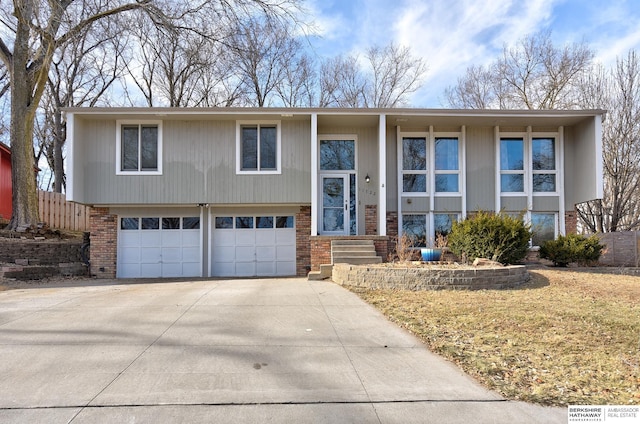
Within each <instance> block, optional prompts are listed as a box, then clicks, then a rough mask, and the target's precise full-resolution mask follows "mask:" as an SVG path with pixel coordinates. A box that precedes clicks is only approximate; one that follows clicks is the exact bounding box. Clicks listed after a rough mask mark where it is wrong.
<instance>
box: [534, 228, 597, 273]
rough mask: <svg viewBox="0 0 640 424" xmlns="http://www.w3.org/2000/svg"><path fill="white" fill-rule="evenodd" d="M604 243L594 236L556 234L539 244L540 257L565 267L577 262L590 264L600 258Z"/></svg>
mask: <svg viewBox="0 0 640 424" xmlns="http://www.w3.org/2000/svg"><path fill="white" fill-rule="evenodd" d="M602 249H604V245H602V244H600V240H599V239H598V237H596V236H591V237H585V236H582V235H579V234H569V235H567V236H558V238H557V239H555V240H548V241H546V242H544V243H543V244H542V246H540V257H541V258H542V259H548V260H550V261H551V262H553V264H554V265H555V266H561V267H565V266H567V265H569V264H570V263H573V262H577V263H578V264H580V265H591V264H593V263H594V262H596V261H597V260H598V259H600V255H602Z"/></svg>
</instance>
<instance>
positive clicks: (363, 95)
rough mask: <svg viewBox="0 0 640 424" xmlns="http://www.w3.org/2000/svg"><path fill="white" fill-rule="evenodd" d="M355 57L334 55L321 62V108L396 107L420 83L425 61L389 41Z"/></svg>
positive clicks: (401, 103) (402, 103)
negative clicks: (361, 57) (363, 58)
mask: <svg viewBox="0 0 640 424" xmlns="http://www.w3.org/2000/svg"><path fill="white" fill-rule="evenodd" d="M365 59H366V60H365V61H364V62H363V63H362V64H361V63H360V61H359V58H358V57H356V56H346V57H345V56H336V57H334V58H330V59H327V60H325V61H324V62H323V63H322V65H321V75H320V93H321V94H320V99H319V103H320V106H321V107H327V106H336V107H397V106H402V105H405V104H407V103H408V101H409V99H408V97H409V95H410V94H412V93H414V92H415V91H416V90H418V89H419V88H420V86H421V78H422V76H423V75H424V73H425V72H426V64H425V63H424V61H423V60H422V59H420V58H416V57H414V56H413V55H412V54H411V51H410V49H409V48H407V47H398V46H396V45H394V44H389V45H387V46H385V47H378V46H374V47H371V48H369V49H368V50H367V53H366V57H365Z"/></svg>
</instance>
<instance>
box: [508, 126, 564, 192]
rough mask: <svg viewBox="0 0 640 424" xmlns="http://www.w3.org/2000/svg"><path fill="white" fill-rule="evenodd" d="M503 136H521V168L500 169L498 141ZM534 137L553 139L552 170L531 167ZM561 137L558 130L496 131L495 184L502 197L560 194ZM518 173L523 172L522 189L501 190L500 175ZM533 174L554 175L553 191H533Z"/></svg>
mask: <svg viewBox="0 0 640 424" xmlns="http://www.w3.org/2000/svg"><path fill="white" fill-rule="evenodd" d="M503 138H521V139H522V140H523V143H524V146H523V154H524V163H525V167H524V169H523V170H514V171H509V170H505V171H503V170H502V169H500V142H501V140H502V139H503ZM534 138H553V139H554V140H555V144H554V148H555V169H554V170H537V171H534V169H533V139H534ZM561 147H562V146H561V138H560V133H559V132H532V131H527V132H498V133H497V138H496V156H497V163H496V165H497V166H496V170H497V181H496V186H497V188H498V193H499V195H500V196H502V197H522V196H528V197H530V196H541V197H544V196H559V195H560V182H561V181H560V178H561V176H562V173H561V172H560V156H561ZM503 174H505V175H507V174H511V175H520V174H524V191H517V192H512V191H502V187H501V184H500V180H501V178H500V176H501V175H503ZM535 174H553V175H555V176H556V189H555V191H533V176H534V175H535Z"/></svg>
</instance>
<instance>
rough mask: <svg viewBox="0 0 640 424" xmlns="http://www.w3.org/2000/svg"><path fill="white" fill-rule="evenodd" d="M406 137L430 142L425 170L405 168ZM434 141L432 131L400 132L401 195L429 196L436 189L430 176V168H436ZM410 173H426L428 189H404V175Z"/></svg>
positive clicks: (399, 186)
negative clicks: (422, 190)
mask: <svg viewBox="0 0 640 424" xmlns="http://www.w3.org/2000/svg"><path fill="white" fill-rule="evenodd" d="M404 138H424V139H425V142H426V143H428V145H427V146H425V148H426V152H427V157H426V168H427V169H425V170H407V171H405V170H404V167H403V154H404V153H403V149H404V143H403V142H402V141H403V139H404ZM432 145H433V141H432V140H431V133H430V132H400V133H399V135H398V170H399V172H398V192H399V193H400V197H428V196H429V194H430V192H432V191H433V190H434V188H432V187H431V185H432V184H435V183H434V182H433V178H429V172H430V169H431V170H432V169H433V168H434V163H435V161H434V159H433V156H434V155H433V153H434V152H433V151H432V150H433V148H432ZM405 174H408V175H414V174H415V175H425V178H426V188H427V191H424V192H420V191H404V176H405Z"/></svg>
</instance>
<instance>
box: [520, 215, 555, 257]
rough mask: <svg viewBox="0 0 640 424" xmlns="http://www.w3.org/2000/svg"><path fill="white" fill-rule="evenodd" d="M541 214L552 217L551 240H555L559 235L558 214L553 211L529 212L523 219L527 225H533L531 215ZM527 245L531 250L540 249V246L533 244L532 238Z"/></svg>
mask: <svg viewBox="0 0 640 424" xmlns="http://www.w3.org/2000/svg"><path fill="white" fill-rule="evenodd" d="M534 214H541V215H553V239H554V240H555V239H557V238H558V235H559V234H560V213H559V212H555V211H529V212H527V214H526V215H525V219H526V222H527V224H529V225H533V219H532V217H531V215H534ZM529 245H530V247H531V248H532V249H533V250H538V249H540V246H538V245H535V244H533V238H531V239H530V240H529Z"/></svg>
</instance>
